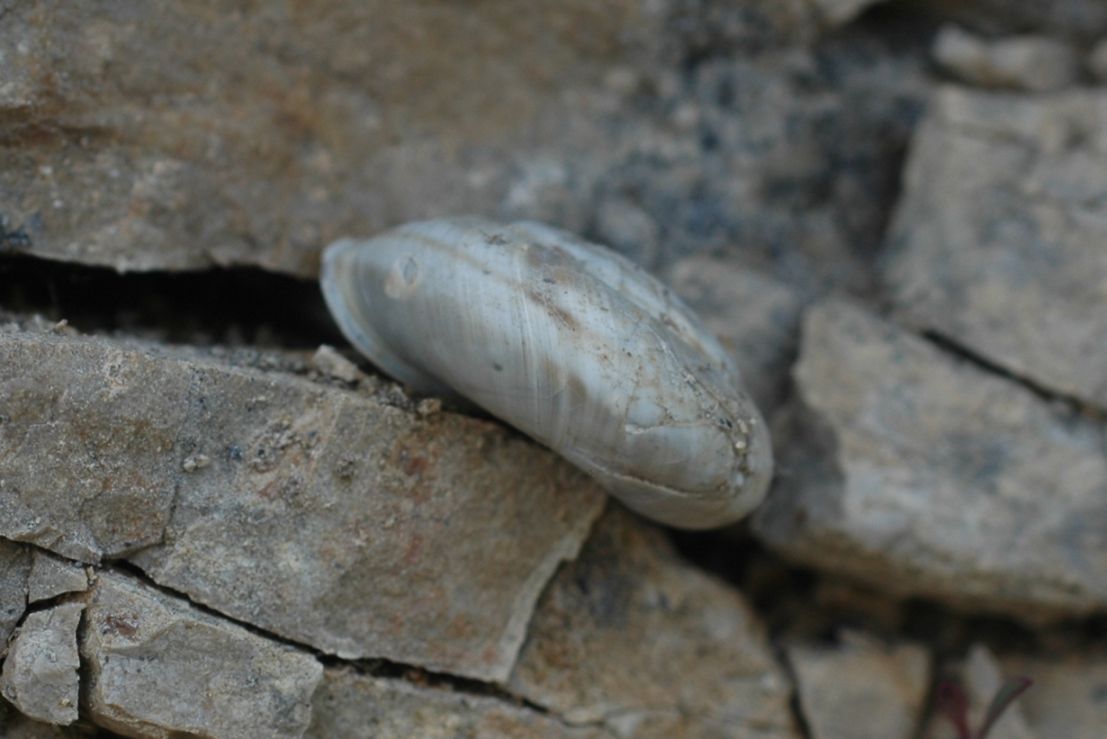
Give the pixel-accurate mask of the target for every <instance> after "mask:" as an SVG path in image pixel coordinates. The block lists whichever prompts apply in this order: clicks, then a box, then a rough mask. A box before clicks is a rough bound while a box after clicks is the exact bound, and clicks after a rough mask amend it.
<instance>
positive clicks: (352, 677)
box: [304, 670, 610, 739]
mask: <svg viewBox="0 0 1107 739" xmlns="http://www.w3.org/2000/svg"><path fill="white" fill-rule="evenodd" d="M304 736H305V739H363V738H364V737H367V736H372V737H374V739H408V737H421V738H422V739H452V738H453V737H496V738H497V739H531V738H532V737H533V739H601V738H602V737H608V738H609V737H610V734H607V733H606V732H603V731H600V730H598V729H591V728H584V727H580V728H574V727H570V726H567V725H566V724H564V723H561V722H559V721H557V720H555V719H554V718H550V717H546V716H544V715H542V714H541V713H539V712H538V711H535V710H533V709H528V708H523V707H518V706H514V705H512V704H511V703H509V702H508V701H506V700H503V699H495V698H487V697H482V696H474V695H467V694H464V693H457V692H453V691H450V690H445V689H441V688H431V687H424V686H419V685H414V684H412V683H410V682H407V681H405V680H392V679H385V678H374V677H363V676H360V675H357V674H355V673H353V672H351V671H348V670H327V671H326V673H325V674H324V676H323V682H322V684H321V685H320V686H319V689H318V690H317V691H316V693H315V698H314V701H313V710H312V722H311V726H310V727H309V728H308V731H307V733H306V734H305V735H304Z"/></svg>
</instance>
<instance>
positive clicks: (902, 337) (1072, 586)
mask: <svg viewBox="0 0 1107 739" xmlns="http://www.w3.org/2000/svg"><path fill="white" fill-rule="evenodd" d="M794 378H795V384H796V403H795V404H794V405H792V406H790V407H789V408H788V410H787V412H786V413H785V414H784V415H783V416H782V417H781V420H780V423H779V424H778V426H777V428H776V437H775V438H776V439H777V441H778V444H777V448H778V449H779V450H780V455H779V464H778V468H777V469H778V474H777V484H776V487H775V488H774V489H773V490H772V491H771V492H770V495H769V498H768V499H767V501H766V503H765V504H764V505H763V506H762V508H761V509H760V510H759V511H758V513H756V514H755V519H754V529H755V531H756V532H757V533H758V535H759V536H760V537H761V538H762V539H763V540H765V541H766V542H768V543H770V544H771V545H772V546H773V547H774V548H775V549H777V550H779V551H780V552H782V553H784V554H786V555H788V556H790V557H794V558H796V559H800V560H802V561H805V562H807V563H810V564H811V565H813V566H815V567H819V568H825V569H827V570H832V571H836V572H839V573H842V574H845V575H849V576H851V577H855V578H857V579H860V580H863V581H865V582H868V583H871V584H872V585H873V586H875V587H878V588H881V589H883V590H885V591H889V592H892V593H900V594H913V595H921V596H926V597H931V598H936V599H940V600H943V601H946V602H948V603H951V604H954V605H958V606H962V607H968V608H973V609H981V610H988V611H994V612H1005V613H1008V614H1010V615H1011V616H1013V617H1015V618H1020V619H1026V620H1033V619H1037V618H1046V617H1050V616H1057V615H1060V614H1064V613H1067V614H1081V613H1088V612H1092V611H1100V610H1104V609H1107V540H1105V539H1104V537H1103V536H1102V533H1103V531H1104V530H1105V527H1107V507H1104V505H1103V496H1104V491H1105V490H1107V452H1105V450H1107V444H1105V439H1104V428H1103V426H1102V424H1099V423H1097V422H1095V421H1093V420H1090V419H1087V418H1084V417H1081V416H1079V415H1069V414H1067V413H1065V412H1063V411H1062V410H1058V409H1056V408H1054V407H1053V406H1052V405H1050V404H1048V403H1047V402H1045V401H1043V400H1042V399H1040V398H1039V397H1038V396H1037V395H1035V394H1034V393H1032V392H1031V391H1029V390H1027V389H1025V388H1023V387H1022V386H1020V385H1018V384H1015V383H1012V382H1009V381H1007V380H1005V379H1001V378H999V377H997V376H995V375H993V374H991V373H987V372H984V371H982V370H980V369H978V368H977V367H975V366H974V365H971V364H968V363H966V362H964V361H962V360H959V359H956V358H954V357H952V356H951V355H949V354H947V353H945V352H943V351H940V350H938V349H937V348H935V347H934V346H932V345H930V344H929V343H927V342H925V341H923V340H921V339H919V338H917V337H914V336H912V335H910V334H908V333H907V332H905V331H902V330H899V329H897V328H896V327H894V326H892V325H890V324H887V323H884V322H882V321H880V320H877V319H875V318H873V317H871V316H869V315H867V314H866V313H864V312H862V311H861V310H860V309H858V308H856V307H854V306H852V305H851V304H848V303H845V302H843V301H838V300H831V301H828V302H824V303H821V304H818V305H817V306H815V307H814V308H812V309H811V310H810V311H809V312H808V314H807V315H806V317H805V320H804V327H803V338H802V341H801V354H800V359H799V362H798V364H797V366H796V368H795V370H794ZM1013 532H1014V533H1013ZM1012 537H1015V538H1017V542H1018V546H1013V544H1012V542H1013V541H1015V538H1012Z"/></svg>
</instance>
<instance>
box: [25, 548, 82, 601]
mask: <svg viewBox="0 0 1107 739" xmlns="http://www.w3.org/2000/svg"><path fill="white" fill-rule="evenodd" d="M87 588H88V575H87V574H86V573H85V568H84V567H82V566H81V565H80V564H79V563H77V562H71V561H69V560H67V559H62V558H61V557H57V556H54V555H53V554H50V553H49V552H44V551H42V550H41V549H35V550H34V552H33V554H32V558H31V572H30V574H29V575H28V577H27V602H28V603H37V602H39V601H43V600H49V599H50V598H54V597H57V596H59V595H63V594H65V593H76V592H80V591H82V590H85V589H87Z"/></svg>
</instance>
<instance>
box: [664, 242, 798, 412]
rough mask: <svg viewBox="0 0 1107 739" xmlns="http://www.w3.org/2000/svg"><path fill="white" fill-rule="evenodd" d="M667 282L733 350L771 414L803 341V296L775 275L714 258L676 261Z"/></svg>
mask: <svg viewBox="0 0 1107 739" xmlns="http://www.w3.org/2000/svg"><path fill="white" fill-rule="evenodd" d="M668 282H669V284H671V285H672V287H673V290H675V291H676V293H677V294H678V295H679V296H680V297H681V298H682V299H683V300H684V301H685V302H686V303H688V305H690V306H691V307H692V308H693V309H694V310H695V311H696V313H697V314H699V316H700V317H701V318H703V321H704V323H705V324H706V325H707V328H709V329H710V330H711V331H712V332H713V333H714V334H715V335H716V336H718V337H719V339H720V340H721V341H722V343H723V346H724V347H726V348H727V349H728V350H729V351H730V352H731V354H732V355H733V356H734V359H735V361H736V362H737V364H738V369H739V371H740V372H741V374H742V379H743V380H744V382H745V384H746V387H747V388H749V390H750V393H751V394H752V395H753V398H754V400H755V401H757V406H758V407H759V408H760V409H761V410H762V411H763V412H764V413H765V414H766V415H768V414H770V413H771V411H772V410H773V409H774V408H775V407H776V406H777V405H778V404H779V403H780V400H781V399H782V397H783V395H784V388H785V384H786V382H787V379H788V368H789V366H790V365H791V362H792V359H793V358H794V357H795V353H796V346H797V344H798V343H799V324H800V312H801V310H802V308H803V303H802V301H801V300H800V298H799V296H797V295H796V294H795V292H793V291H792V290H790V289H789V288H788V287H787V286H786V285H784V284H782V283H780V282H777V281H776V280H773V279H772V278H769V277H766V276H764V275H761V274H759V273H757V272H753V271H750V270H746V269H742V268H741V267H739V266H737V265H736V264H734V263H733V261H731V260H724V259H718V258H715V257H689V258H687V259H683V260H681V261H679V262H677V263H676V264H675V265H673V268H672V270H671V271H670V273H669V276H668Z"/></svg>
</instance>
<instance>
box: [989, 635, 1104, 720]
mask: <svg viewBox="0 0 1107 739" xmlns="http://www.w3.org/2000/svg"><path fill="white" fill-rule="evenodd" d="M1001 665H1002V669H1003V672H1004V673H1005V674H1006V675H1026V676H1028V677H1030V678H1031V679H1032V680H1033V681H1034V684H1033V685H1032V686H1031V687H1030V689H1029V690H1027V691H1026V693H1024V694H1023V695H1022V697H1021V698H1019V701H1018V706H1019V709H1020V713H1021V714H1022V716H1023V717H1024V718H1025V721H1026V723H1027V724H1028V725H1029V727H1030V728H1031V729H1032V730H1033V732H1034V735H1035V736H1037V737H1040V738H1041V739H1085V737H1095V736H1099V735H1100V734H1102V733H1103V727H1105V726H1107V699H1105V698H1104V696H1107V653H1104V652H1103V650H1102V649H1094V648H1093V649H1089V650H1087V651H1086V652H1083V653H1080V654H1057V653H1048V654H1042V655H1041V656H1022V657H1020V656H1009V657H1004V658H1002V659H1001Z"/></svg>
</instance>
